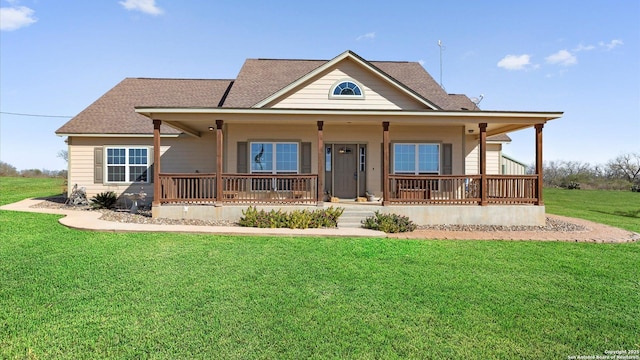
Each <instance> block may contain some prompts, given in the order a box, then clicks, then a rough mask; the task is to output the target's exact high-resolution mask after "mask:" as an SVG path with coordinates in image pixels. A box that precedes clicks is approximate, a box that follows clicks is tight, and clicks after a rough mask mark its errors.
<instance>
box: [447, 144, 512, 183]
mask: <svg viewBox="0 0 640 360" xmlns="http://www.w3.org/2000/svg"><path fill="white" fill-rule="evenodd" d="M501 149H502V145H501V144H487V174H488V175H498V174H501V173H502V169H501V167H500V155H501ZM465 151H466V153H465V168H464V170H465V174H467V175H475V174H480V145H478V140H477V139H473V137H467V144H466V149H465ZM454 159H455V156H454Z"/></svg>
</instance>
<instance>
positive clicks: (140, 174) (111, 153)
mask: <svg viewBox="0 0 640 360" xmlns="http://www.w3.org/2000/svg"><path fill="white" fill-rule="evenodd" d="M106 150H107V161H106V166H107V182H148V181H149V179H148V175H147V174H148V168H149V149H148V148H144V147H142V148H135V147H108V148H107V149H106Z"/></svg>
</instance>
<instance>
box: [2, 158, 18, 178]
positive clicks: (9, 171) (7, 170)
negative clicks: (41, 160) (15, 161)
mask: <svg viewBox="0 0 640 360" xmlns="http://www.w3.org/2000/svg"><path fill="white" fill-rule="evenodd" d="M0 176H18V170H16V167H15V166H13V165H10V164H7V163H6V162H4V161H0Z"/></svg>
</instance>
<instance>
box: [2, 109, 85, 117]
mask: <svg viewBox="0 0 640 360" xmlns="http://www.w3.org/2000/svg"><path fill="white" fill-rule="evenodd" d="M0 114H6V115H17V116H32V117H44V118H65V119H70V118H72V117H73V116H65V115H41V114H23V113H13V112H5V111H0Z"/></svg>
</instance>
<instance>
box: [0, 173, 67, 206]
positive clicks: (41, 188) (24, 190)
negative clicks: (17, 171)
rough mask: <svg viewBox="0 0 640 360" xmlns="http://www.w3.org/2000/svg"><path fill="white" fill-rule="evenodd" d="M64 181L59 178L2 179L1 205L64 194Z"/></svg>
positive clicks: (0, 183)
mask: <svg viewBox="0 0 640 360" xmlns="http://www.w3.org/2000/svg"><path fill="white" fill-rule="evenodd" d="M63 184H64V180H63V179H59V178H23V177H4V176H2V177H0V205H6V204H11V203H14V202H16V201H20V200H23V199H27V198H34V197H41V196H51V195H56V194H60V193H62V190H63Z"/></svg>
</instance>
